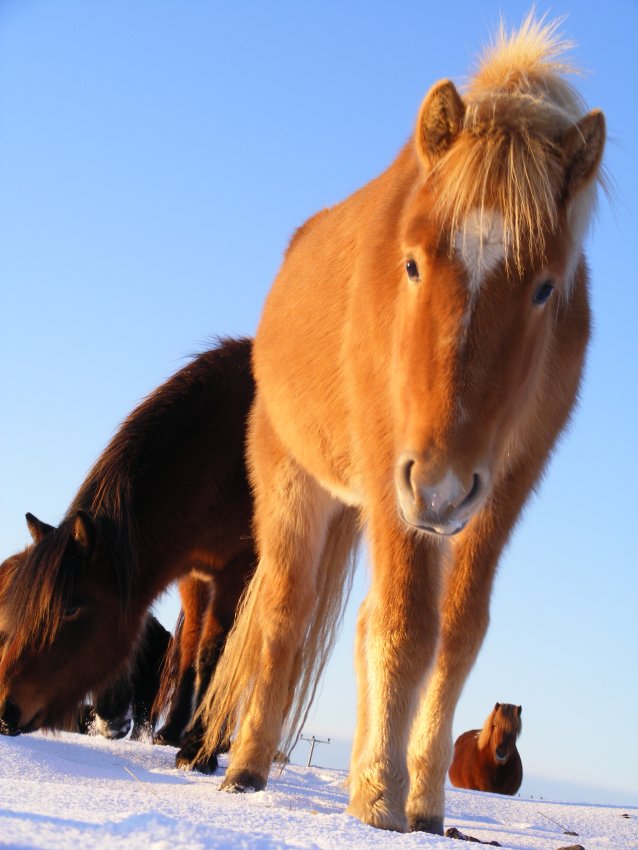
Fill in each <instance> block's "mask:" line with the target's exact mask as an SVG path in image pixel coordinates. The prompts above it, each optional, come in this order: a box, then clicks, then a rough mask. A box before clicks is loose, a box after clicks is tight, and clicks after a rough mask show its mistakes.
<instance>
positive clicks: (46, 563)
mask: <svg viewBox="0 0 638 850" xmlns="http://www.w3.org/2000/svg"><path fill="white" fill-rule="evenodd" d="M29 524H30V528H31V531H32V533H33V534H34V540H35V542H34V545H33V546H30V547H29V548H28V549H27V550H25V552H24V553H21V554H20V555H17V556H13V558H11V559H8V560H7V561H6V562H5V564H3V565H2V572H1V575H2V581H1V584H0V631H2V633H3V635H4V645H3V648H2V653H1V660H0V732H2V733H3V734H17V733H18V732H31V731H34V730H35V729H39V728H42V727H45V728H55V727H57V726H60V725H62V724H64V723H65V722H66V721H67V720H68V719H69V717H70V716H71V715H72V714H73V712H74V711H75V709H76V708H77V706H78V705H79V703H80V702H81V700H82V699H83V698H84V697H85V695H86V694H87V693H88V692H90V691H91V690H93V689H96V688H98V687H100V686H101V685H102V684H104V683H105V682H106V681H108V680H109V679H110V678H112V677H113V675H114V674H115V673H116V671H117V670H118V668H119V667H120V665H121V663H122V661H123V660H125V659H126V658H127V657H128V656H129V655H130V651H131V646H132V645H133V644H134V641H135V638H136V635H137V631H138V626H139V624H138V622H137V620H134V619H133V618H129V619H126V620H125V619H124V618H123V617H121V616H120V603H119V595H118V592H117V587H116V586H115V585H116V582H115V579H114V573H113V570H112V567H111V568H110V565H109V562H108V560H109V559H108V557H107V556H106V555H105V554H104V553H103V552H102V548H103V547H101V545H100V533H99V527H98V525H97V524H96V523H94V522H93V521H92V520H91V518H90V517H89V516H88V515H86V514H84V513H78V515H77V516H76V517H75V518H73V519H71V520H66V521H65V522H64V523H63V524H62V525H61V526H60V527H59V528H58V529H53V528H52V527H50V526H45V525H44V524H43V523H39V522H38V521H37V520H35V518H33V517H31V518H30V523H29Z"/></svg>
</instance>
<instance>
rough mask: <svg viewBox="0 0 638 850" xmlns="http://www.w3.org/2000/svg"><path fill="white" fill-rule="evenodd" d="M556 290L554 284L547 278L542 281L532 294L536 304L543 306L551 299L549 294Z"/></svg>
mask: <svg viewBox="0 0 638 850" xmlns="http://www.w3.org/2000/svg"><path fill="white" fill-rule="evenodd" d="M553 291H554V284H553V283H552V282H551V281H549V280H546V281H545V283H541V285H540V286H539V287H538V288H537V290H536V291H535V292H534V295H533V296H532V302H533V303H534V304H536V306H538V307H541V306H542V305H543V304H545V303H546V301H548V300H549V296H550V295H551V294H552V292H553Z"/></svg>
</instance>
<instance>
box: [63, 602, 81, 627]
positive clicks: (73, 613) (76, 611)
mask: <svg viewBox="0 0 638 850" xmlns="http://www.w3.org/2000/svg"><path fill="white" fill-rule="evenodd" d="M81 611H82V609H81V608H80V606H79V605H68V606H67V607H66V608H65V609H64V611H63V612H62V617H63V619H64V620H66V621H67V623H72V622H73V621H74V620H77V618H78V617H79V616H80V613H81Z"/></svg>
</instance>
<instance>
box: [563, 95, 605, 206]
mask: <svg viewBox="0 0 638 850" xmlns="http://www.w3.org/2000/svg"><path fill="white" fill-rule="evenodd" d="M604 147H605V116H604V115H603V113H602V112H601V111H600V109H594V110H593V112H589V113H588V114H587V115H585V117H584V118H581V119H580V121H579V122H578V123H577V124H574V126H573V127H570V128H569V130H568V131H567V132H566V133H565V136H564V137H563V167H564V169H565V200H569V199H570V198H573V196H574V195H575V194H576V193H577V192H579V191H580V190H581V189H583V188H584V187H585V185H586V184H587V183H588V182H589V181H590V180H591V179H592V177H593V176H594V174H595V173H596V170H597V168H598V166H599V165H600V160H601V159H602V155H603V149H604Z"/></svg>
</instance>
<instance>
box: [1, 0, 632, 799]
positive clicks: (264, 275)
mask: <svg viewBox="0 0 638 850" xmlns="http://www.w3.org/2000/svg"><path fill="white" fill-rule="evenodd" d="M527 8H528V6H527V4H526V3H522V2H521V3H519V2H506V0H503V2H492V0H484V2H481V3H476V2H474V0H472V2H470V0H463V2H460V0H457V2H454V3H427V2H424V0H421V2H392V3H390V2H386V3H380V2H370V0H368V2H350V3H342V2H327V1H326V0H323V2H279V3H263V2H237V3H232V4H231V3H227V4H221V3H208V2H203V0H200V2H197V0H188V2H185V1H184V0H181V2H178V0H146V2H144V0H108V2H106V0H105V2H99V0H91V2H86V0H57V2H55V3H47V2H44V0H1V2H0V285H1V294H0V298H1V300H0V370H1V371H0V392H1V398H2V413H1V415H0V488H1V491H0V555H1V556H2V557H5V556H6V555H8V554H9V553H11V552H13V551H15V550H17V549H18V548H21V547H22V546H23V545H24V544H25V543H26V542H27V539H28V536H27V532H26V526H25V523H24V513H25V512H26V511H32V512H33V513H35V514H37V515H38V516H40V517H41V518H42V519H43V520H46V521H48V522H57V521H58V520H59V519H60V518H61V516H62V515H63V513H64V511H65V509H66V506H67V504H68V503H69V501H70V500H71V498H72V496H73V495H74V493H75V491H76V489H77V488H78V486H79V485H80V483H81V481H82V479H83V477H84V475H85V473H86V471H87V469H88V468H89V466H90V464H91V463H92V461H93V460H94V459H95V458H96V457H97V455H98V454H99V453H100V451H101V450H102V448H103V447H104V445H105V444H106V443H107V441H108V440H109V438H110V436H111V435H112V433H113V431H114V429H115V428H116V426H117V425H118V423H119V422H120V421H121V419H122V418H123V417H124V416H125V415H126V414H127V413H128V412H129V411H130V410H131V409H132V408H133V406H134V405H135V404H136V403H137V402H138V401H139V400H140V399H141V398H142V397H143V396H144V395H145V394H146V393H147V392H149V391H150V390H151V389H153V388H154V387H155V386H156V385H157V384H159V383H160V382H161V381H162V380H164V379H165V378H166V377H168V376H169V375H170V374H172V373H173V372H174V371H175V370H176V369H177V368H179V367H180V366H181V365H183V363H184V362H185V357H186V356H187V355H189V354H191V353H195V352H198V351H201V350H202V349H203V348H204V347H205V346H206V344H207V341H208V340H210V339H211V338H212V337H213V336H214V335H216V334H222V335H226V334H251V333H253V332H254V330H255V327H256V324H257V321H258V318H259V314H260V310H261V306H262V303H263V300H264V297H265V295H266V293H267V291H268V288H269V286H270V283H271V281H272V279H273V277H274V275H275V274H276V271H277V268H278V265H279V263H280V261H281V257H282V253H283V251H284V248H285V246H286V243H287V240H288V239H289V237H290V234H291V233H292V231H293V230H294V229H295V227H297V226H298V225H299V224H301V223H302V222H303V221H304V220H305V219H306V218H307V217H308V216H309V215H311V214H312V213H313V212H315V211H316V210H318V209H320V208H322V207H324V206H327V205H330V204H332V203H334V202H336V201H338V200H340V199H342V198H343V197H345V196H346V195H348V194H349V193H350V192H352V191H353V190H354V189H356V188H357V187H358V186H360V185H362V184H363V183H365V182H367V181H368V180H370V179H371V178H372V177H374V176H375V175H377V174H378V173H379V172H380V171H381V170H382V169H383V168H385V167H386V166H387V165H388V164H389V163H390V161H391V160H392V158H393V157H394V156H395V155H396V153H397V152H398V150H399V148H400V147H401V145H402V144H403V142H404V141H405V140H406V139H407V138H408V136H409V135H410V134H411V132H412V126H413V123H414V120H415V117H416V113H417V109H418V107H419V104H420V102H421V99H422V97H423V96H424V94H425V92H426V91H427V89H428V88H429V86H430V85H431V84H432V83H433V82H435V81H436V80H437V79H439V78H441V77H452V78H453V79H454V80H456V81H457V82H461V83H462V82H463V80H464V78H465V77H466V75H467V74H468V73H469V72H470V71H471V69H472V62H473V60H474V58H475V56H476V54H477V53H478V51H479V50H480V48H481V46H482V45H484V44H485V42H486V41H487V38H488V33H489V31H490V29H491V27H492V26H493V25H494V24H495V23H496V22H497V20H498V17H499V14H500V12H503V14H504V15H505V17H506V19H507V20H508V21H509V22H511V23H514V24H515V23H518V22H520V20H521V19H522V17H523V15H524V14H525V12H526V11H527ZM539 9H540V11H541V12H542V11H545V9H544V8H543V7H542V6H540V7H539ZM551 14H552V15H553V16H554V15H563V14H567V15H568V18H567V21H566V23H565V25H564V30H565V32H566V33H567V34H568V35H569V36H571V37H572V38H573V39H574V40H575V41H576V42H577V44H578V46H577V48H576V49H575V51H574V58H575V60H576V61H577V62H578V63H580V64H581V65H582V66H584V67H585V68H586V69H587V70H588V71H589V74H588V75H587V76H586V77H584V78H583V79H582V81H581V82H580V88H581V90H582V92H583V94H584V96H585V98H586V100H587V102H588V104H589V105H590V106H591V107H594V106H598V107H601V108H602V109H603V110H604V111H605V113H606V115H607V120H608V126H609V132H610V136H611V140H610V144H609V145H608V149H607V157H606V163H607V167H608V169H609V172H610V173H611V175H612V177H613V179H614V181H615V184H616V197H615V200H614V202H613V203H612V204H609V203H608V202H607V201H606V200H603V201H602V203H601V206H600V212H599V217H598V222H597V225H596V228H595V230H594V232H593V234H592V237H591V239H590V241H589V249H588V256H589V260H590V264H591V270H592V296H593V308H594V315H595V333H594V339H593V344H592V346H591V350H590V356H589V362H588V368H587V375H586V380H585V384H584V388H583V393H582V398H581V403H580V406H579V410H578V412H577V414H576V416H575V417H574V421H573V425H572V428H571V431H570V433H569V434H568V435H567V437H566V438H565V439H564V440H563V442H562V444H561V446H560V448H559V450H558V452H557V454H556V456H555V458H554V461H553V463H552V464H551V467H550V469H549V473H548V475H547V478H546V480H545V482H544V484H543V486H542V488H541V490H540V493H539V495H538V496H537V497H536V498H535V499H534V500H533V501H532V503H531V504H530V506H529V508H528V509H527V511H526V513H525V517H524V519H523V521H522V522H521V524H520V526H519V528H518V530H517V533H516V534H515V537H514V540H513V542H512V544H511V546H510V548H509V550H508V552H507V554H506V556H505V557H504V558H503V561H502V564H501V570H500V574H499V578H498V581H497V585H496V589H495V592H494V597H493V605H492V625H491V628H490V632H489V635H488V638H487V640H486V643H485V646H484V648H483V651H482V653H481V655H480V657H479V660H478V662H477V665H476V668H475V670H474V672H473V674H472V676H471V678H470V680H469V681H468V685H467V687H466V690H465V692H464V694H463V697H462V699H461V702H460V705H459V709H458V712H457V721H456V731H457V732H459V733H460V732H461V731H463V730H465V729H468V728H472V727H475V726H477V725H480V724H481V723H482V721H483V719H484V717H485V715H486V714H487V712H488V710H489V709H490V708H491V707H492V705H493V703H494V702H495V701H496V700H500V701H506V702H516V703H521V704H522V705H523V718H524V721H525V722H524V731H523V736H522V738H521V742H520V748H521V752H522V755H523V760H524V763H525V768H526V771H527V773H528V774H530V775H536V776H542V777H547V778H548V779H547V782H546V784H545V785H543V784H542V783H541V784H540V785H539V784H536V785H532V784H531V780H529V781H527V782H526V785H524V787H523V791H524V792H525V791H527V793H534V794H535V795H536V794H542V793H543V790H544V789H545V793H546V794H548V793H549V792H548V790H547V789H549V787H550V782H549V780H550V779H551V780H553V781H559V780H561V781H565V782H567V783H571V785H570V790H569V791H566V792H565V794H572V795H576V796H577V795H578V793H579V792H578V791H577V790H576V791H575V790H573V784H574V783H578V782H580V783H584V784H586V785H588V786H596V787H597V788H598V789H607V790H594V789H593V788H592V789H588V790H587V792H586V794H585V795H584V796H585V797H586V799H587V800H588V801H593V802H595V801H596V800H597V799H600V800H602V799H607V798H609V799H612V800H616V801H617V802H620V803H622V802H633V803H637V802H638V733H637V731H636V728H637V720H638V670H637V668H638V662H637V659H638V578H637V573H638V569H637V567H638V556H637V554H636V546H635V532H636V508H637V506H638V498H637V493H638V464H637V462H636V456H637V453H636V433H637V422H638V415H637V413H638V411H637V401H636V398H637V394H636V389H637V386H636V385H637V381H636V363H637V362H638V345H637V339H638V333H637V331H636V328H637V327H638V321H637V320H638V309H637V308H638V273H637V270H636V250H637V246H638V227H637V218H636V216H637V211H638V200H637V199H638V163H637V151H638V145H637V144H636V139H637V136H638V112H637V110H636V96H635V87H636V85H638V59H637V56H638V50H637V49H636V33H637V32H638V4H637V3H636V2H635V0H625V2H621V1H619V2H615V0H612V2H608V3H606V4H605V5H604V8H602V7H601V6H600V4H596V3H591V2H590V0H586V2H585V0H583V2H580V1H579V2H572V3H569V4H566V3H564V2H562V0H560V2H558V3H554V4H553V5H552V7H551ZM364 585H365V564H364V565H362V568H361V571H360V578H359V580H358V584H357V588H356V594H355V595H357V596H358V597H360V596H361V594H362V593H363V587H364ZM159 611H160V614H161V616H162V618H163V619H164V620H165V621H166V622H167V625H170V624H171V621H172V620H173V619H174V617H175V614H176V609H175V603H174V600H173V599H172V598H169V599H168V601H166V602H164V603H162V605H161V606H160V607H159ZM353 622H354V609H353V610H349V612H348V616H347V618H346V624H345V630H344V635H343V639H342V641H341V643H340V645H339V647H338V649H337V652H336V653H335V658H334V663H333V664H332V666H331V669H330V672H329V676H328V679H327V681H326V684H325V687H324V689H323V692H322V696H321V700H320V701H319V703H318V705H317V708H316V711H315V714H314V716H313V719H312V723H311V724H310V725H309V726H308V727H307V731H309V732H314V733H315V734H324V735H330V736H331V737H332V738H335V739H336V738H341V739H344V740H347V739H348V738H349V736H350V735H351V732H352V727H353V723H354V682H353V678H354V677H353V673H352V662H351V655H352V648H351V643H352V628H353ZM330 750H331V748H329V747H326V748H324V749H323V751H322V753H321V758H322V759H323V761H324V762H325V761H328V759H329V758H330V757H329V756H328V753H329V751H330ZM331 751H332V753H333V757H334V754H336V753H337V751H338V748H337V747H336V745H335V746H333V747H332V750H331ZM324 756H325V757H324ZM610 789H611V790H610ZM615 789H618V790H615ZM605 794H607V797H605ZM582 796H583V795H582V794H581V797H582Z"/></svg>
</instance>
